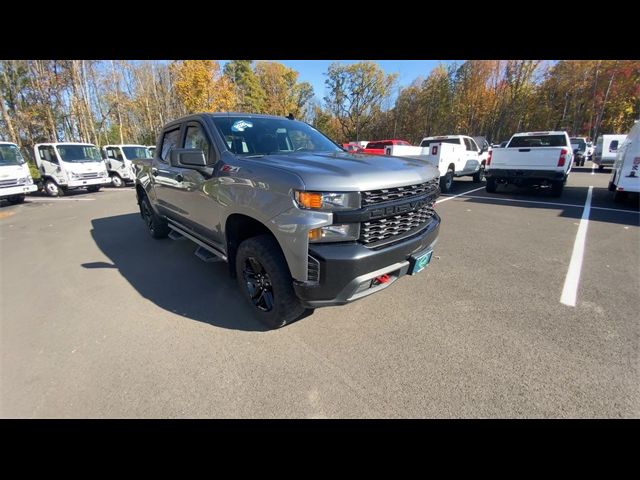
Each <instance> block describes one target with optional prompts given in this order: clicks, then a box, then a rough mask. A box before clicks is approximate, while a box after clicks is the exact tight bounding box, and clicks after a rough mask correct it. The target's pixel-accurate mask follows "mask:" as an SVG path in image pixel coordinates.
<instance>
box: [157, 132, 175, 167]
mask: <svg viewBox="0 0 640 480" xmlns="http://www.w3.org/2000/svg"><path fill="white" fill-rule="evenodd" d="M179 136H180V128H176V129H175V130H170V131H168V132H165V134H164V135H163V136H162V152H161V153H160V158H161V159H162V160H164V161H165V162H168V161H169V152H170V151H171V149H172V148H176V146H177V145H178V137H179Z"/></svg>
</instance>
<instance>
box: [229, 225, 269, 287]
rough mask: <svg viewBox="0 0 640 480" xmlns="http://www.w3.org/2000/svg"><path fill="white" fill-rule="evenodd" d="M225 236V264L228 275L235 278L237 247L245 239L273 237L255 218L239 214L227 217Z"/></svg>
mask: <svg viewBox="0 0 640 480" xmlns="http://www.w3.org/2000/svg"><path fill="white" fill-rule="evenodd" d="M225 235H226V237H227V263H228V265H229V274H230V275H231V276H232V277H235V276H236V252H237V251H238V246H239V245H240V244H241V243H242V242H243V241H245V240H246V239H247V238H251V237H257V236H258V235H273V233H271V230H269V229H268V228H267V227H266V226H265V225H264V224H263V223H261V222H259V221H258V220H256V219H255V218H251V217H248V216H246V215H242V214H239V213H234V214H233V215H229V218H227V222H226V224H225Z"/></svg>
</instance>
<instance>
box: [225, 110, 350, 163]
mask: <svg viewBox="0 0 640 480" xmlns="http://www.w3.org/2000/svg"><path fill="white" fill-rule="evenodd" d="M213 124H214V125H215V126H216V128H217V129H218V131H219V132H220V134H221V135H222V137H223V138H225V139H226V140H227V146H229V144H231V145H230V146H229V150H230V151H231V152H233V153H235V154H237V155H243V154H244V155H260V156H262V155H269V154H273V153H277V154H282V153H293V152H295V151H306V152H342V151H343V150H342V149H340V148H339V147H338V146H337V145H336V144H334V143H333V142H332V141H331V140H329V139H328V138H327V137H325V136H324V135H322V134H321V133H320V132H319V131H318V130H316V129H315V128H313V127H311V126H309V125H307V124H306V123H303V122H298V121H295V120H289V119H286V118H282V119H280V118H268V117H267V118H264V117H240V116H233V117H232V116H228V117H214V118H213Z"/></svg>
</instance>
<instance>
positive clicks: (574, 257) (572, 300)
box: [560, 186, 593, 307]
mask: <svg viewBox="0 0 640 480" xmlns="http://www.w3.org/2000/svg"><path fill="white" fill-rule="evenodd" d="M592 193H593V187H592V186H590V187H589V191H588V192H587V199H586V200H585V202H584V210H583V211H582V218H581V219H580V225H579V226H578V233H577V234H576V240H575V242H574V243H573V253H572V254H571V261H570V262H569V269H568V270H567V276H566V277H565V279H564V288H563V289H562V296H561V297H560V303H562V304H564V305H568V306H570V307H575V306H576V297H577V295H578V284H579V283H580V272H581V271H582V259H583V257H584V244H585V242H586V240H587V227H588V226H589V213H590V212H591V194H592Z"/></svg>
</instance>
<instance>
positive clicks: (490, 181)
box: [485, 178, 497, 193]
mask: <svg viewBox="0 0 640 480" xmlns="http://www.w3.org/2000/svg"><path fill="white" fill-rule="evenodd" d="M496 187H497V185H496V179H495V178H487V185H486V186H485V190H486V191H487V193H495V192H496Z"/></svg>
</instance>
